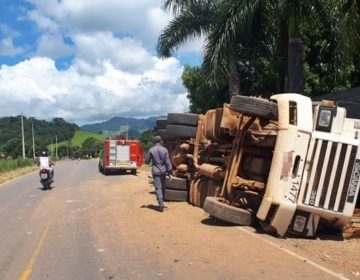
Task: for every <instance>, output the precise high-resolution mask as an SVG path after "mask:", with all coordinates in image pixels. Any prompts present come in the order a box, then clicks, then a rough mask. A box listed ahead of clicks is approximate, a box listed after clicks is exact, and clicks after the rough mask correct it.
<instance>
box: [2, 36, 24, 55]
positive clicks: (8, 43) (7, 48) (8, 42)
mask: <svg viewBox="0 0 360 280" xmlns="http://www.w3.org/2000/svg"><path fill="white" fill-rule="evenodd" d="M24 51H25V49H24V48H20V47H15V46H14V44H13V40H12V38H10V37H7V38H4V39H3V40H1V41H0V56H15V55H17V54H20V53H23V52H24Z"/></svg>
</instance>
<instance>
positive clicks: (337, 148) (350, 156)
mask: <svg viewBox="0 0 360 280" xmlns="http://www.w3.org/2000/svg"><path fill="white" fill-rule="evenodd" d="M309 152H310V156H311V159H310V162H311V163H312V165H311V166H310V170H309V174H308V177H307V182H306V186H305V191H304V194H303V196H302V203H303V204H304V205H309V206H313V207H317V208H322V209H327V210H332V211H335V212H343V210H344V206H345V202H346V198H347V194H348V188H349V184H350V179H351V173H352V170H353V167H354V163H355V158H356V153H357V146H354V145H350V144H344V143H336V142H332V141H327V140H322V139H313V140H312V143H311V146H310V151H309ZM308 158H309V155H308ZM300 199H301V198H300Z"/></svg>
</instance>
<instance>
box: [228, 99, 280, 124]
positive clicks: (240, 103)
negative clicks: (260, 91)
mask: <svg viewBox="0 0 360 280" xmlns="http://www.w3.org/2000/svg"><path fill="white" fill-rule="evenodd" d="M230 109H231V110H233V111H235V112H239V113H243V114H246V115H248V116H253V117H261V118H265V119H268V120H277V118H278V107H277V104H276V103H275V102H271V101H269V100H266V99H262V98H258V97H249V96H242V95H235V96H233V97H232V98H231V101H230Z"/></svg>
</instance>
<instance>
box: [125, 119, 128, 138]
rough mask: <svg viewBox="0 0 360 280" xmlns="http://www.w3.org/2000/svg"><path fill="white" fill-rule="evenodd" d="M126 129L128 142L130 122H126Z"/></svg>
mask: <svg viewBox="0 0 360 280" xmlns="http://www.w3.org/2000/svg"><path fill="white" fill-rule="evenodd" d="M125 129H126V138H125V139H126V140H128V138H129V132H128V122H127V121H126V127H125Z"/></svg>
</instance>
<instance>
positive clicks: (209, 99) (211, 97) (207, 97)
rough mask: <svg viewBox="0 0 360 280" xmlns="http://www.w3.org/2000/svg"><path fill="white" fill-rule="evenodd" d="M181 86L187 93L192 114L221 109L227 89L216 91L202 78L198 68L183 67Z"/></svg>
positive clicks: (202, 75) (226, 100) (225, 99)
mask: <svg viewBox="0 0 360 280" xmlns="http://www.w3.org/2000/svg"><path fill="white" fill-rule="evenodd" d="M182 80H183V85H184V86H185V88H186V89H187V91H188V95H187V97H188V99H189V101H190V111H191V112H192V113H197V114H200V113H205V112H206V111H207V110H209V109H214V108H219V107H222V105H223V103H224V102H229V99H228V98H227V96H228V94H227V90H228V89H227V88H226V87H223V88H221V89H217V88H216V87H215V86H214V85H212V84H210V83H209V82H208V80H206V78H205V77H204V74H203V72H202V70H201V68H200V67H190V66H185V69H184V72H183V74H182Z"/></svg>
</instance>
